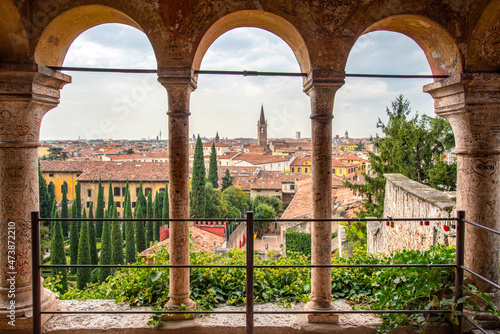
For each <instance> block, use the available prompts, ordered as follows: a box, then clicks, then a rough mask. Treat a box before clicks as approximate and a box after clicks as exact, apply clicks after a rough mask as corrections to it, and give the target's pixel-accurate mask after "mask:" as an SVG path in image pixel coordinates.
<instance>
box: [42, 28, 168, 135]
mask: <svg viewBox="0 0 500 334" xmlns="http://www.w3.org/2000/svg"><path fill="white" fill-rule="evenodd" d="M40 52H42V50H40ZM42 53H44V54H45V52H42ZM64 57H65V59H64V63H63V64H64V66H69V67H96V68H140V69H143V68H155V67H156V58H155V55H154V51H153V48H152V47H151V44H150V43H149V40H148V38H147V37H146V36H145V35H144V33H142V32H141V31H140V30H137V29H136V28H134V27H130V26H127V25H123V24H102V25H99V26H97V27H93V28H90V29H88V30H86V31H85V32H83V33H82V34H80V35H79V36H78V37H77V38H76V39H75V40H74V41H73V43H72V44H71V46H70V47H68V52H67V54H65V55H64ZM70 73H71V75H72V79H73V84H71V85H68V86H66V87H65V88H64V89H63V90H62V91H61V103H60V105H59V106H58V108H56V109H54V110H52V111H50V112H49V113H48V114H47V115H45V117H44V120H43V126H42V128H41V135H40V137H41V139H42V140H61V139H73V140H76V139H78V138H81V139H86V140H92V139H120V138H121V139H141V138H146V139H147V138H156V136H159V133H160V131H161V130H164V131H162V132H163V139H165V138H166V136H167V134H166V130H165V129H164V128H165V111H166V110H167V107H166V99H165V91H164V89H163V87H162V86H161V85H160V84H159V83H158V82H157V76H156V75H155V74H123V73H87V72H70ZM75 124H77V126H75ZM152 124H155V125H156V126H154V127H152V126H151V125H152Z"/></svg>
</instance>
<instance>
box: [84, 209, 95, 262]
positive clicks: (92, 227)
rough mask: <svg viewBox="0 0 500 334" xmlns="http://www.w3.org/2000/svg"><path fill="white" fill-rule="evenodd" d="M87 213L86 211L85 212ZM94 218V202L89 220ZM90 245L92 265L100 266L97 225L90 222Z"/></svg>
mask: <svg viewBox="0 0 500 334" xmlns="http://www.w3.org/2000/svg"><path fill="white" fill-rule="evenodd" d="M83 212H84V213H85V210H84V211H83ZM93 218H94V212H93V206H92V202H90V204H89V219H93ZM89 244H90V264H98V263H99V258H98V256H97V241H96V239H95V224H94V222H93V221H89Z"/></svg>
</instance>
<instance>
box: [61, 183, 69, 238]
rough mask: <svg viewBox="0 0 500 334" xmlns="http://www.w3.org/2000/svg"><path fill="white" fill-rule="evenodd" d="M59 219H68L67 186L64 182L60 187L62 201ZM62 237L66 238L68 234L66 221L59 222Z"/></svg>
mask: <svg viewBox="0 0 500 334" xmlns="http://www.w3.org/2000/svg"><path fill="white" fill-rule="evenodd" d="M61 218H69V212H68V184H67V183H66V182H64V183H63V187H62V200H61ZM61 225H62V230H63V236H64V237H65V238H67V237H68V232H69V223H68V222H67V221H63V222H61Z"/></svg>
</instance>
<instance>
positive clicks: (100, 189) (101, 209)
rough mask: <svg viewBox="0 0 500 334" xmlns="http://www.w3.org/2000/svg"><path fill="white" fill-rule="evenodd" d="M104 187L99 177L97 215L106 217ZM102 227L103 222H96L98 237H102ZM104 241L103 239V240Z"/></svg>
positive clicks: (97, 216)
mask: <svg viewBox="0 0 500 334" xmlns="http://www.w3.org/2000/svg"><path fill="white" fill-rule="evenodd" d="M103 192H104V189H103V187H102V182H101V178H99V186H98V190H97V203H96V207H95V217H96V218H104V194H103ZM102 227H103V222H102V221H100V222H96V224H95V235H96V237H97V238H102ZM101 242H102V240H101Z"/></svg>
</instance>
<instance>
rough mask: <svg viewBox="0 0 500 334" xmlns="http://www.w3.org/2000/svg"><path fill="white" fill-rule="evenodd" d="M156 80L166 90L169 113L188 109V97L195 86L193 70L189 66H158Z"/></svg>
mask: <svg viewBox="0 0 500 334" xmlns="http://www.w3.org/2000/svg"><path fill="white" fill-rule="evenodd" d="M158 81H159V82H160V83H161V84H162V85H163V87H165V89H166V90H167V94H168V110H169V113H172V114H177V113H178V112H184V111H189V99H190V96H191V93H192V92H193V91H194V90H195V89H196V87H197V82H196V77H195V75H194V71H193V70H192V69H191V68H190V67H172V68H160V69H158Z"/></svg>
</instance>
